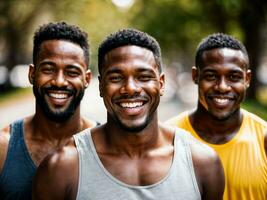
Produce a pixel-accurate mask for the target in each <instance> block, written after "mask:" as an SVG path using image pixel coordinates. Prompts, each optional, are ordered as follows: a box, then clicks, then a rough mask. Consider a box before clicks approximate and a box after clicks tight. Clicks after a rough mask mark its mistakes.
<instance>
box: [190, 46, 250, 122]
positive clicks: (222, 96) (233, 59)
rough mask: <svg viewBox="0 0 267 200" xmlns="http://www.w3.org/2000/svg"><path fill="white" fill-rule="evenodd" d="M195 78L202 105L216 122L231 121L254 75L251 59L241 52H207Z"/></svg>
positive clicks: (200, 104) (195, 70) (224, 50)
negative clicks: (249, 68) (249, 67)
mask: <svg viewBox="0 0 267 200" xmlns="http://www.w3.org/2000/svg"><path fill="white" fill-rule="evenodd" d="M199 65H200V66H198V69H197V68H196V67H193V69H192V77H193V80H195V82H197V83H198V91H199V106H201V107H203V108H204V110H207V111H208V112H209V113H210V114H211V115H212V116H213V117H214V118H215V119H218V120H225V119H229V117H231V116H232V114H233V113H235V112H236V111H237V110H239V109H240V104H241V102H242V101H243V100H244V98H245V95H246V89H247V87H248V86H249V82H250V78H251V72H250V70H248V69H247V68H248V59H247V58H246V57H245V55H244V54H243V53H242V52H241V51H239V50H233V49H229V48H217V49H212V50H208V51H205V52H204V53H203V55H202V59H201V63H200V64H199Z"/></svg>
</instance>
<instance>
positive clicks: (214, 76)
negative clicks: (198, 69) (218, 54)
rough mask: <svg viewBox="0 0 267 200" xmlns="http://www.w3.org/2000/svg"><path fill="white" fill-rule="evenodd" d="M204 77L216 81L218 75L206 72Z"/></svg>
mask: <svg viewBox="0 0 267 200" xmlns="http://www.w3.org/2000/svg"><path fill="white" fill-rule="evenodd" d="M204 78H205V79H206V80H208V81H214V80H216V78H217V76H216V74H205V75H204Z"/></svg>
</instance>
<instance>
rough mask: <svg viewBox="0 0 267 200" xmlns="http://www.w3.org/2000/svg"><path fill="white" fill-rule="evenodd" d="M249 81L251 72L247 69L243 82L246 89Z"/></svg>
mask: <svg viewBox="0 0 267 200" xmlns="http://www.w3.org/2000/svg"><path fill="white" fill-rule="evenodd" d="M250 81H251V70H250V69H248V70H247V71H246V80H245V84H246V88H248V87H249V84H250Z"/></svg>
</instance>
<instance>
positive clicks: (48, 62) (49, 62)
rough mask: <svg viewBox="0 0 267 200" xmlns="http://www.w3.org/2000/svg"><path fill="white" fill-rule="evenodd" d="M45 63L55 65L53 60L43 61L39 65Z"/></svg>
mask: <svg viewBox="0 0 267 200" xmlns="http://www.w3.org/2000/svg"><path fill="white" fill-rule="evenodd" d="M43 65H52V66H54V65H55V63H53V62H51V61H42V62H40V63H39V66H43Z"/></svg>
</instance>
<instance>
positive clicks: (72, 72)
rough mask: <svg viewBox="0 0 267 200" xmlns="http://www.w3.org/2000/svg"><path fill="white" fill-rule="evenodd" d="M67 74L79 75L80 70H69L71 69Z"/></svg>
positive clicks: (71, 75)
mask: <svg viewBox="0 0 267 200" xmlns="http://www.w3.org/2000/svg"><path fill="white" fill-rule="evenodd" d="M67 75H68V76H70V77H77V76H79V75H80V72H78V71H76V70H69V71H67Z"/></svg>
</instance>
